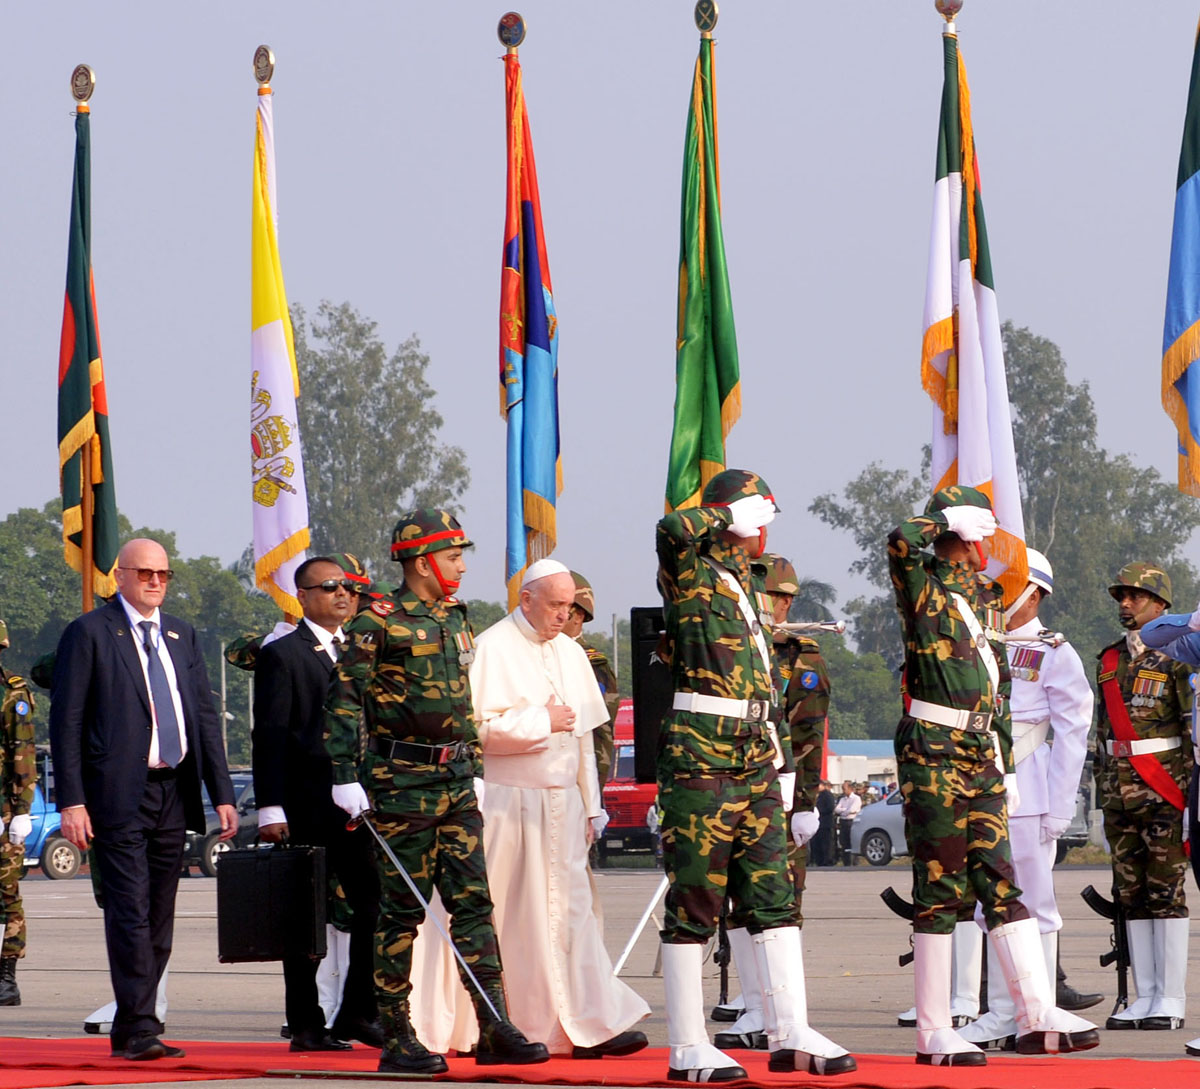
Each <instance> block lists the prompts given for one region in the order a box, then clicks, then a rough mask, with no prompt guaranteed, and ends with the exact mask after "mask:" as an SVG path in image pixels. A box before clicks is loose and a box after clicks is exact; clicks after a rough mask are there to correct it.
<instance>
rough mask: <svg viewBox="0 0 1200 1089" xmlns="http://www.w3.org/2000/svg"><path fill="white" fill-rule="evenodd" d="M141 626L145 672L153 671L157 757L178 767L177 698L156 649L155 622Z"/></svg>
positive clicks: (180, 752)
mask: <svg viewBox="0 0 1200 1089" xmlns="http://www.w3.org/2000/svg"><path fill="white" fill-rule="evenodd" d="M138 627H139V628H141V629H142V633H143V639H142V646H143V647H144V648H145V650H146V671H147V672H148V673H149V674H150V698H151V699H152V700H153V701H154V717H155V719H156V721H157V722H158V758H159V759H160V760H161V761H162V762H163V763H164V764H166V765H167V766H168V767H171V768H173V767H175V766H176V765H177V764H178V763H179V761H180V760H182V759H183V750H182V749H181V748H180V745H179V720H178V719H176V717H175V701H174V700H173V699H171V685H170V684H169V683H168V681H167V671H166V670H165V669H164V668H163V664H162V659H161V658H159V656H158V651H157V650H155V649H154V641H153V640H152V639H151V638H150V629H151V628H152V627H153V624H151V622H150V621H149V620H142V621H139V622H138Z"/></svg>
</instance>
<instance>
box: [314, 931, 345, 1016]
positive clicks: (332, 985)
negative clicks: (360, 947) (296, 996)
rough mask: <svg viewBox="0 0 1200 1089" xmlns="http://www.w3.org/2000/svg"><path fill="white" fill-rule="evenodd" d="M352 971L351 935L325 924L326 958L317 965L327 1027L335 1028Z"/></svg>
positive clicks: (320, 1000)
mask: <svg viewBox="0 0 1200 1089" xmlns="http://www.w3.org/2000/svg"><path fill="white" fill-rule="evenodd" d="M349 970H350V935H349V934H347V933H346V931H344V930H338V928H337V927H336V926H334V925H333V924H332V923H326V924H325V956H324V957H322V958H321V963H320V964H318V965H317V1003H318V1004H319V1005H320V1007H321V1012H322V1013H323V1014H325V1027H326V1028H333V1023H334V1021H336V1020H337V1015H338V1012H339V1011H340V1010H341V1008H342V995H343V994H344V993H345V990H346V973H347V972H348V971H349Z"/></svg>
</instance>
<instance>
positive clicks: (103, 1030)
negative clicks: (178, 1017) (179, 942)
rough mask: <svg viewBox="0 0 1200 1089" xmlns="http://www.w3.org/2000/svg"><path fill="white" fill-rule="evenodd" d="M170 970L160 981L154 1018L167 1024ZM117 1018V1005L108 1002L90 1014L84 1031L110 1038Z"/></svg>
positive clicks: (165, 969)
mask: <svg viewBox="0 0 1200 1089" xmlns="http://www.w3.org/2000/svg"><path fill="white" fill-rule="evenodd" d="M169 972H170V968H169V967H167V968H164V969H163V974H162V976H161V977H160V978H159V981H158V993H157V994H155V996H154V1016H155V1017H157V1018H158V1020H160V1021H162V1022H163V1023H164V1024H166V1020H167V974H168V973H169ZM116 1016H117V1003H116V1002H115V1001H113V1002H108V1003H106V1004H105V1005H103V1006H101V1007H100V1008H99V1009H98V1010H94V1011H93V1012H92V1013H89V1014H88V1015H87V1017H86V1018H85V1019H84V1022H83V1031H84V1032H90V1033H92V1034H93V1035H100V1036H108V1035H109V1034H110V1033H111V1032H112V1023H113V1018H114V1017H116Z"/></svg>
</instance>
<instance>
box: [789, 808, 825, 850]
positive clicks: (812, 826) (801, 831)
mask: <svg viewBox="0 0 1200 1089" xmlns="http://www.w3.org/2000/svg"><path fill="white" fill-rule="evenodd" d="M820 827H821V818H820V817H819V816H817V813H816V811H815V810H812V809H806V810H804V811H803V812H796V813H793V814H792V839H793V840H795V843H796V846H797V847H803V846H804V845H805V844H806V843H807V842H808V841H809V840H810V839H812V838H813V836H815V835H816V834H817V829H818V828H820Z"/></svg>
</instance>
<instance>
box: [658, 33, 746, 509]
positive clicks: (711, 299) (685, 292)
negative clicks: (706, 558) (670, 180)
mask: <svg viewBox="0 0 1200 1089" xmlns="http://www.w3.org/2000/svg"><path fill="white" fill-rule="evenodd" d="M720 182H721V168H720V163H719V156H718V153H717V101H716V87H715V77H714V74H713V43H712V39H711V38H701V39H700V56H699V57H698V58H697V59H696V72H695V76H694V77H693V80H692V101H691V106H690V107H689V109H688V120H687V134H686V136H685V139H684V148H683V207H682V213H681V216H680V238H679V327H678V334H677V339H676V342H675V424H674V428H673V429H672V432H671V453H670V459H669V462H668V467H667V504H666V508H667V510H668V511H672V510H676V509H678V508H679V507H694V506H696V505H698V504H699V502H700V493H701V491H702V490H703V489H704V485H705V484H707V483H708V481H709V480H710V479H711V478H712V477H714V476H715V475H716V474H717V473H719V472H721V471H722V470H723V469H724V468H725V436H726V435H728V434H729V429H730V428H731V427H733V425H734V423H735V422H736V421H737V418H738V417H739V416H740V415H741V413H742V387H741V381H740V377H739V374H738V354H737V334H736V332H735V331H734V327H733V303H732V301H731V300H730V297H729V274H728V272H727V270H726V268H725V241H724V239H723V237H722V234H721V185H720Z"/></svg>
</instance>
